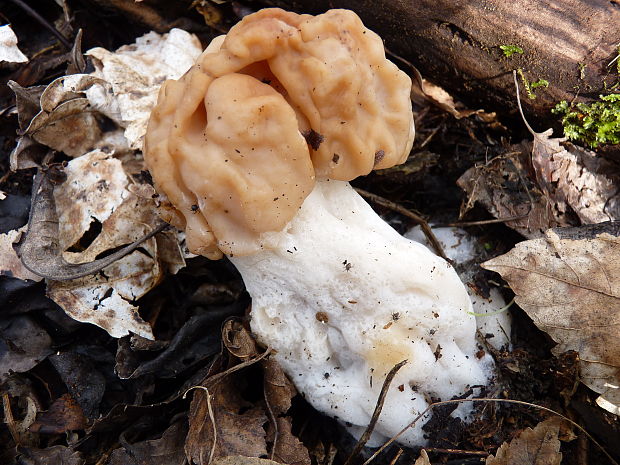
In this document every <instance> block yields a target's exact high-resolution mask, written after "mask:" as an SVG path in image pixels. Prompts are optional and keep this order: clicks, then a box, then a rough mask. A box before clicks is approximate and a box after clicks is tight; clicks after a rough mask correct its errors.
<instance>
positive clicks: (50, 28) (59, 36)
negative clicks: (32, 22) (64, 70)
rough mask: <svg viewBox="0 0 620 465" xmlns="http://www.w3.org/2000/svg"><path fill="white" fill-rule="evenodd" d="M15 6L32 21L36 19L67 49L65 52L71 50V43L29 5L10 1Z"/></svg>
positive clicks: (13, 0) (20, 1) (15, 0)
mask: <svg viewBox="0 0 620 465" xmlns="http://www.w3.org/2000/svg"><path fill="white" fill-rule="evenodd" d="M11 1H12V2H13V3H14V4H15V5H17V6H18V7H19V8H21V9H22V10H24V11H25V12H26V13H28V14H29V15H30V16H32V17H33V18H34V19H36V20H37V21H38V22H39V23H41V25H42V26H43V27H44V28H45V29H47V30H48V31H50V32H51V33H52V34H54V36H55V37H56V38H57V39H58V40H59V42H60V43H61V44H62V45H63V46H64V47H65V48H66V49H67V50H71V43H70V42H69V41H68V40H67V39H66V38H65V36H63V35H62V34H61V33H60V32H59V31H58V29H56V28H55V27H54V26H52V25H51V24H50V23H48V22H47V20H46V19H45V18H44V17H43V16H41V15H40V14H39V13H37V12H36V11H35V10H34V9H32V8H31V7H30V6H29V5H27V4H26V3H24V2H23V1H22V0H11Z"/></svg>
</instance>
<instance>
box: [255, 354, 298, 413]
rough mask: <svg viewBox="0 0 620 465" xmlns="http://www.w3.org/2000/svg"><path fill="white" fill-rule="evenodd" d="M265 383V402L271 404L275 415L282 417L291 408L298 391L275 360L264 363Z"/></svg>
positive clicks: (269, 359)
mask: <svg viewBox="0 0 620 465" xmlns="http://www.w3.org/2000/svg"><path fill="white" fill-rule="evenodd" d="M262 365H263V376H264V383H265V401H266V402H267V403H268V404H269V407H270V408H271V411H272V413H273V415H275V416H276V417H277V416H280V415H282V414H284V413H286V412H288V409H290V408H291V399H292V398H293V397H295V395H296V394H297V390H296V389H295V386H294V385H293V383H291V381H290V380H289V379H288V378H287V377H286V375H285V374H284V371H283V370H282V367H281V366H280V365H279V364H278V362H276V361H275V360H274V359H273V358H268V359H266V360H264V361H263V362H262Z"/></svg>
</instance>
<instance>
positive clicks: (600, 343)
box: [482, 222, 620, 414]
mask: <svg viewBox="0 0 620 465" xmlns="http://www.w3.org/2000/svg"><path fill="white" fill-rule="evenodd" d="M482 266H483V267H484V268H486V269H489V270H492V271H496V272H497V273H499V274H501V275H502V277H503V278H504V279H505V280H506V281H508V283H509V284H510V286H511V288H512V289H513V291H514V292H515V294H516V297H515V301H516V303H517V304H518V305H519V306H520V307H521V308H523V310H525V312H527V314H528V315H529V316H530V318H532V320H534V323H535V324H536V326H538V327H539V328H540V329H541V330H543V331H545V332H546V333H548V334H549V335H550V336H551V337H552V338H553V340H554V341H555V342H557V344H558V345H557V346H556V347H555V348H554V352H555V353H563V352H566V351H569V350H574V351H576V352H578V353H579V357H580V369H581V381H582V382H583V383H585V384H586V385H587V386H588V387H590V388H591V389H593V390H594V391H596V392H597V393H599V394H600V397H599V399H598V400H597V403H598V404H599V405H600V406H602V407H604V408H606V409H607V410H609V411H611V412H612V413H616V414H617V413H619V411H620V410H619V408H620V338H618V333H619V329H620V280H618V276H620V222H608V223H601V224H597V225H590V226H582V227H579V228H566V229H561V228H560V229H554V230H549V231H547V232H546V234H545V236H544V237H541V238H538V239H533V240H529V241H525V242H521V243H519V244H517V245H516V246H515V248H514V249H512V250H511V251H510V252H508V253H507V254H505V255H502V256H499V257H496V258H494V259H492V260H489V261H488V262H486V263H484V264H483V265H482Z"/></svg>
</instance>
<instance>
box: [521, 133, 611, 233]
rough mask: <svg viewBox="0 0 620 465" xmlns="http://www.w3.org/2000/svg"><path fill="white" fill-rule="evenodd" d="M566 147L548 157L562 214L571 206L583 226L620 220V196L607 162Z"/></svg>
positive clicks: (553, 184)
mask: <svg viewBox="0 0 620 465" xmlns="http://www.w3.org/2000/svg"><path fill="white" fill-rule="evenodd" d="M564 145H565V146H566V149H563V150H562V151H560V152H555V153H553V154H552V155H550V157H549V158H548V169H549V173H548V176H549V178H548V180H546V182H547V185H548V186H551V188H552V190H551V191H550V192H551V195H552V198H553V199H554V200H555V202H556V209H557V210H559V213H558V214H559V215H562V214H564V213H565V211H566V206H565V205H568V206H569V207H570V208H571V209H572V210H573V211H574V212H575V213H576V214H577V216H578V217H579V219H580V220H581V222H582V223H583V224H591V223H601V222H603V221H610V220H617V219H620V195H619V194H618V188H617V186H616V183H615V182H614V181H613V179H612V177H611V176H610V175H609V174H608V173H610V172H612V170H611V168H610V167H609V166H607V164H606V162H605V160H603V159H601V158H599V157H597V156H596V154H595V153H594V152H591V151H589V150H586V149H583V148H580V147H577V146H575V145H572V144H568V143H566V144H564ZM532 159H533V160H534V156H533V157H532ZM534 166H536V165H534ZM616 171H617V170H616ZM612 173H613V172H612ZM616 174H617V173H616Z"/></svg>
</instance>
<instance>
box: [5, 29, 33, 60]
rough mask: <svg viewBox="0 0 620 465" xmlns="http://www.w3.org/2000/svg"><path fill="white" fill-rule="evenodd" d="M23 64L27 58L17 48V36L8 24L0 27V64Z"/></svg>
mask: <svg viewBox="0 0 620 465" xmlns="http://www.w3.org/2000/svg"><path fill="white" fill-rule="evenodd" d="M3 61H6V62H8V63H25V62H27V61H28V57H27V56H26V55H24V54H23V53H22V52H21V50H20V49H19V48H18V47H17V36H16V35H15V32H13V29H11V26H9V25H8V24H6V25H4V26H0V63H2V62H3Z"/></svg>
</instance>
